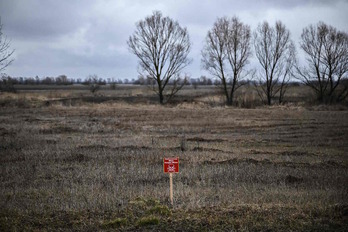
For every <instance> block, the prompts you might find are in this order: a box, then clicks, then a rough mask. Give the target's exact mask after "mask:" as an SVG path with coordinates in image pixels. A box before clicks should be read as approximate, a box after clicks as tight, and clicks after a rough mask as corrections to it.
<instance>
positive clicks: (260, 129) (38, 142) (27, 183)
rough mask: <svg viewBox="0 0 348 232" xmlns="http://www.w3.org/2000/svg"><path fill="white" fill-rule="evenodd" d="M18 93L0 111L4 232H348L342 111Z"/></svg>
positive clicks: (346, 130) (0, 225) (347, 115)
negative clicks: (171, 167) (165, 161)
mask: <svg viewBox="0 0 348 232" xmlns="http://www.w3.org/2000/svg"><path fill="white" fill-rule="evenodd" d="M133 91H134V92H136V90H133ZM101 92H102V91H101ZM21 94H24V93H18V94H17V95H16V97H17V98H21V97H22V95H21ZM25 94H26V97H25V99H26V100H25V101H27V106H28V107H19V106H18V105H13V104H7V105H6V107H2V108H1V111H0V153H1V154H0V167H1V168H0V183H1V188H0V230H1V231H16V230H48V231H54V230H80V231H86V230H109V231H111V230H115V229H116V230H173V231H174V230H186V231H199V230H221V231H225V230H241V231H243V230H244V231H248V230H262V231H263V230H276V231H279V230H295V231H299V230H300V231H309V230H314V231H317V230H320V231H330V230H331V231H344V230H347V227H348V225H347V219H348V218H347V217H348V214H347V212H348V211H347V205H348V202H347V199H348V198H347V197H348V194H347V193H348V187H347V186H348V168H347V167H348V158H347V154H348V146H347V139H346V138H348V120H347V119H348V111H345V110H328V109H326V110H324V111H323V110H312V109H308V108H306V107H304V106H300V105H295V106H294V105H292V106H291V105H290V106H289V105H285V106H272V107H262V108H256V109H240V108H233V107H221V106H218V107H210V106H205V107H197V106H195V105H194V104H190V103H187V105H188V106H190V107H181V106H180V105H168V106H158V105H154V104H151V103H150V104H144V103H125V102H119V101H116V102H113V101H111V102H109V101H108V102H104V103H88V102H83V101H81V103H80V104H79V105H74V104H71V105H65V104H60V103H59V104H50V105H49V106H45V105H44V104H41V103H43V102H45V101H47V99H50V97H49V96H48V95H45V94H47V93H45V92H43V93H42V95H40V94H37V95H36V94H34V95H33V96H31V97H29V96H30V93H25ZM57 94H58V93H57ZM60 94H62V93H60ZM104 94H107V92H106V93H104ZM8 96H10V95H6V96H4V95H2V96H0V101H4V99H7V98H8ZM14 96H15V95H13V96H12V95H11V96H10V97H12V98H14ZM50 96H54V93H50ZM65 96H67V94H66V95H65ZM70 96H72V93H71V94H70ZM181 97H183V98H185V96H181ZM6 101H7V100H6ZM8 101H10V100H8ZM141 101H143V100H141ZM164 156H166V157H179V158H180V173H179V174H177V175H174V185H175V189H174V197H175V206H174V208H169V206H170V203H169V199H168V195H169V193H168V192H169V188H168V185H169V178H168V176H167V175H165V174H164V173H163V168H162V158H163V157H164Z"/></svg>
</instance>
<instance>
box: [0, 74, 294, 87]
mask: <svg viewBox="0 0 348 232" xmlns="http://www.w3.org/2000/svg"><path fill="white" fill-rule="evenodd" d="M179 82H180V83H183V82H185V84H186V85H193V86H198V85H220V84H221V80H219V79H214V80H213V79H211V78H209V77H206V76H201V77H199V78H189V77H187V78H186V79H179ZM73 84H82V85H90V84H98V85H106V84H134V85H155V84H156V83H154V80H153V79H151V78H145V77H143V76H139V77H138V78H137V79H127V78H126V79H115V78H100V77H97V76H96V75H93V76H89V77H87V78H86V79H83V80H82V79H81V78H76V79H75V78H68V77H67V76H66V75H59V76H58V77H44V78H40V77H38V76H36V77H10V76H8V75H3V76H2V77H1V79H0V86H2V87H4V86H9V85H73ZM169 84H172V83H169ZM243 84H246V85H248V84H255V82H254V81H252V80H244V81H243ZM292 84H293V85H299V83H298V82H293V83H292Z"/></svg>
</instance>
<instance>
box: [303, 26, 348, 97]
mask: <svg viewBox="0 0 348 232" xmlns="http://www.w3.org/2000/svg"><path fill="white" fill-rule="evenodd" d="M300 44H301V48H302V50H303V51H304V52H305V55H306V61H307V64H308V65H307V67H297V71H298V74H299V79H300V80H301V81H303V83H305V84H306V85H307V86H309V87H311V88H312V89H313V90H314V91H315V93H316V94H317V98H318V100H319V101H320V102H327V101H329V102H332V101H342V100H344V99H345V98H347V96H348V34H347V33H345V32H342V31H338V30H337V29H336V28H334V27H332V26H329V25H326V24H325V23H323V22H319V23H318V24H317V25H316V26H313V25H310V26H308V27H306V28H304V29H303V31H302V35H301V43H300Z"/></svg>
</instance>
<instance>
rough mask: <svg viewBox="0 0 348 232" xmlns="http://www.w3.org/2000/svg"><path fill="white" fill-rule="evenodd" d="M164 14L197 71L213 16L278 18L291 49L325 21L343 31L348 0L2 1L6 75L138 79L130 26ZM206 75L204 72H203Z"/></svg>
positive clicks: (254, 21)
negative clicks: (8, 60) (187, 41)
mask: <svg viewBox="0 0 348 232" xmlns="http://www.w3.org/2000/svg"><path fill="white" fill-rule="evenodd" d="M155 10H159V11H162V13H163V15H164V16H169V17H171V18H172V19H174V20H177V21H178V22H179V24H180V25H181V26H183V27H187V29H188V31H189V34H190V38H191V41H192V43H193V46H192V50H191V53H190V58H192V59H193V62H192V64H191V65H190V66H188V67H187V68H186V69H185V70H184V72H185V73H187V74H189V75H191V77H199V76H201V75H208V74H207V73H206V72H205V71H204V70H202V69H201V64H200V59H201V58H200V56H201V52H200V51H201V49H202V47H203V42H204V38H205V36H206V33H207V31H208V30H209V29H210V28H211V27H212V25H213V23H214V22H215V20H216V19H217V18H218V17H222V16H229V17H232V16H237V17H239V18H240V19H241V20H242V21H243V22H244V23H247V24H249V25H250V26H251V29H252V30H254V29H255V28H256V27H257V25H258V24H259V23H261V22H263V21H265V20H266V21H268V22H269V23H271V24H273V23H274V22H275V21H276V20H281V21H282V22H283V23H284V24H285V25H286V26H287V28H288V29H289V30H290V32H291V35H292V39H293V40H294V41H295V43H296V46H297V48H299V46H298V41H299V37H300V35H301V31H302V29H303V27H306V26H308V25H309V24H316V23H318V22H319V21H323V22H325V23H327V24H330V25H332V26H334V27H336V28H338V29H339V30H343V31H345V32H348V13H347V12H348V0H211V1H210V0H209V1H208V0H191V1H190V0H0V16H1V21H2V24H3V33H4V34H5V35H6V36H7V37H8V39H10V40H11V47H12V48H13V49H15V54H14V58H15V61H14V62H13V64H12V65H11V66H10V67H8V68H7V69H6V70H5V72H6V73H7V74H8V75H10V76H14V77H19V76H24V77H29V76H33V77H34V76H36V75H38V76H39V77H46V76H50V77H56V76H58V75H60V74H65V75H67V76H68V77H72V78H85V77H86V76H87V75H89V74H97V75H98V76H99V77H103V78H111V77H114V78H122V79H124V78H128V79H132V78H137V76H138V73H137V59H136V57H135V56H134V55H133V54H131V53H130V52H129V50H128V47H127V39H128V38H129V36H130V35H131V34H132V33H133V32H134V30H135V23H136V22H138V21H139V20H142V19H144V18H145V17H146V16H149V15H151V14H152V12H153V11H155ZM208 76H209V75H208Z"/></svg>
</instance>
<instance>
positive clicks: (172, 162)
mask: <svg viewBox="0 0 348 232" xmlns="http://www.w3.org/2000/svg"><path fill="white" fill-rule="evenodd" d="M163 171H164V173H169V195H170V203H171V204H172V206H173V204H174V202H173V173H178V172H179V158H163Z"/></svg>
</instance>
